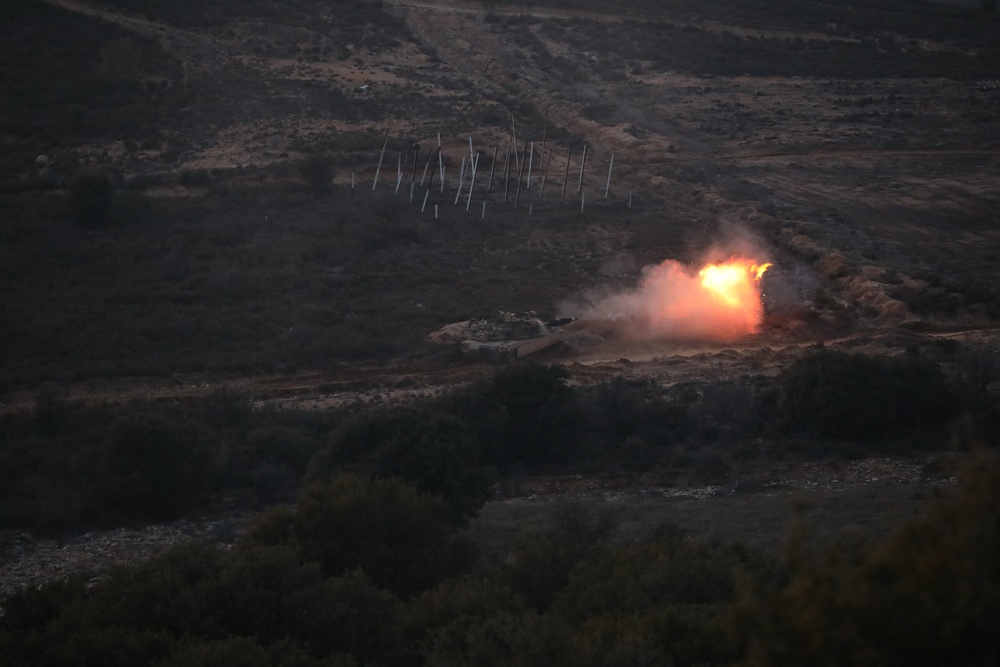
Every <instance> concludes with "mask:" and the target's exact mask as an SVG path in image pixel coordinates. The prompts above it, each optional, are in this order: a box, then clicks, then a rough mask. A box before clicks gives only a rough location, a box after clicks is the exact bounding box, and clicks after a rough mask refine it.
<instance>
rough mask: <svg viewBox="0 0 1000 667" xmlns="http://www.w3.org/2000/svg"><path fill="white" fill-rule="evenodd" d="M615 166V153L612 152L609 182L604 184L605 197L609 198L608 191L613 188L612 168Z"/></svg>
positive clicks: (609, 164) (609, 165)
mask: <svg viewBox="0 0 1000 667" xmlns="http://www.w3.org/2000/svg"><path fill="white" fill-rule="evenodd" d="M614 166H615V154H614V153H612V154H611V162H609V163H608V183H607V185H605V186H604V198H605V199H607V198H608V192H609V191H610V190H611V169H612V168H613V167H614Z"/></svg>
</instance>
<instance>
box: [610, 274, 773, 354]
mask: <svg viewBox="0 0 1000 667" xmlns="http://www.w3.org/2000/svg"><path fill="white" fill-rule="evenodd" d="M769 266H770V264H758V263H757V262H755V261H753V260H748V259H742V258H734V259H730V260H729V261H727V262H720V263H714V264H708V265H706V266H705V267H704V268H702V269H701V270H700V271H698V272H697V274H692V273H691V272H689V271H688V270H687V269H686V268H685V267H683V266H682V265H681V264H679V263H678V262H675V261H672V260H667V261H665V262H663V263H661V264H659V265H657V266H655V267H651V268H650V269H648V270H647V272H646V275H645V278H644V280H643V284H642V285H641V287H640V289H639V290H638V291H637V292H636V293H635V294H633V295H632V299H633V300H634V301H635V302H636V303H635V305H636V306H637V307H636V308H634V309H632V310H633V312H635V313H636V315H637V316H638V320H639V330H638V331H637V332H636V333H637V334H638V335H639V336H640V337H643V338H709V339H715V340H733V339H735V338H739V337H741V336H746V335H748V334H752V333H756V332H757V331H758V330H759V329H760V325H761V323H762V322H763V321H764V306H763V303H762V302H761V296H760V284H759V283H760V277H761V276H762V275H763V274H764V272H765V271H766V270H767V268H768V267H769ZM626 310H628V309H626Z"/></svg>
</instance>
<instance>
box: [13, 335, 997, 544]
mask: <svg viewBox="0 0 1000 667" xmlns="http://www.w3.org/2000/svg"><path fill="white" fill-rule="evenodd" d="M951 354H952V355H953V356H954V357H957V356H958V352H957V351H956V352H952V353H951ZM929 355H930V352H925V353H924V356H920V355H919V353H914V354H907V355H903V356H901V357H897V358H877V357H867V356H863V355H850V354H845V353H842V352H833V351H817V352H813V353H811V354H809V355H806V356H805V357H803V358H802V359H800V360H799V361H797V362H795V363H794V364H792V365H791V366H790V367H789V368H788V369H786V371H785V372H784V373H783V374H782V375H781V376H780V377H779V378H777V379H773V378H768V377H765V376H758V377H750V376H746V377H738V378H732V379H721V380H714V381H705V382H701V383H688V384H683V385H679V386H674V387H670V388H664V387H660V386H659V385H657V384H656V383H654V382H648V381H635V380H626V379H624V378H617V379H615V380H611V381H609V382H606V383H603V384H600V385H597V386H594V387H587V388H573V387H571V386H569V385H568V384H567V383H566V380H567V378H568V373H567V371H566V370H565V369H563V368H562V367H558V366H544V365H541V364H537V363H526V364H519V365H515V366H511V367H509V368H505V369H502V370H500V371H498V372H497V373H496V374H495V375H494V376H493V377H492V378H490V379H488V380H484V381H481V382H478V383H476V384H473V385H471V386H470V387H467V388H464V389H460V390H456V391H453V392H451V393H448V394H445V395H442V396H440V397H437V398H433V399H425V400H423V401H417V402H414V403H411V404H409V405H406V406H396V407H368V408H364V409H359V408H358V407H357V406H346V407H343V408H340V409H334V410H328V411H322V412H319V411H297V410H283V409H276V408H258V409H254V408H253V405H252V403H251V402H250V399H249V398H248V397H245V396H237V395H232V394H227V393H225V392H222V393H218V394H215V395H214V396H212V397H209V398H206V399H194V400H190V401H185V402H148V401H137V402H132V403H127V404H124V405H107V404H106V405H94V406H87V405H78V404H73V403H70V402H68V401H66V400H63V399H61V398H60V397H59V395H58V394H57V393H55V392H54V391H45V392H42V393H41V394H39V396H38V397H37V399H36V404H35V409H34V411H33V413H32V414H17V413H12V414H7V415H5V416H3V417H2V418H0V425H2V429H0V457H2V459H3V461H4V466H3V468H2V471H0V522H2V524H3V525H4V526H7V527H18V528H34V529H42V530H56V531H59V530H65V529H66V528H68V527H70V526H76V525H79V524H81V523H83V524H92V525H108V524H115V523H117V522H121V521H138V520H165V519H171V518H174V517H177V516H181V515H184V514H186V513H189V512H192V511H195V510H200V509H211V508H213V507H224V506H226V505H232V504H234V503H235V504H237V505H240V506H247V505H249V506H255V505H258V506H259V505H267V504H269V503H274V502H279V501H285V500H288V499H291V498H293V497H294V496H295V495H296V494H297V493H298V490H299V488H300V487H301V485H302V483H303V480H305V481H323V480H327V479H329V478H330V477H331V476H332V475H335V474H338V473H340V472H344V471H353V472H358V473H361V474H367V475H374V476H377V477H380V478H400V479H403V480H406V481H407V482H408V483H410V484H412V485H413V486H414V487H415V488H416V489H417V490H418V491H420V492H422V493H429V494H433V495H435V496H437V497H439V498H440V499H441V500H442V502H444V504H445V507H446V508H447V510H448V515H449V517H450V520H451V521H452V522H454V523H455V524H456V525H461V524H462V523H463V522H464V521H465V520H466V519H468V518H469V517H472V516H474V515H475V514H476V512H477V511H478V510H479V508H480V507H482V505H483V503H484V502H485V501H486V500H487V499H488V497H489V494H490V490H491V488H492V487H493V485H494V484H495V483H496V482H497V481H499V480H501V479H503V478H504V477H508V476H511V475H518V474H552V473H557V474H569V473H595V472H612V473H615V472H648V471H657V472H663V471H682V472H685V473H686V474H688V475H689V476H690V475H694V476H695V477H696V478H698V479H701V480H702V481H703V482H704V483H706V484H708V483H724V482H726V481H727V480H728V479H729V478H730V476H731V467H732V466H733V465H736V464H739V463H743V462H748V461H766V460H782V459H801V458H813V457H831V456H833V457H851V458H854V457H863V456H870V455H874V454H886V453H895V454H905V453H912V452H914V451H934V450H935V449H938V448H939V447H940V443H943V442H946V441H947V438H948V433H949V432H953V433H956V434H957V435H958V436H959V437H960V438H961V439H964V440H969V439H972V440H979V441H985V442H989V441H990V439H991V438H993V437H995V434H996V432H997V429H996V425H997V423H998V411H997V405H996V401H995V397H994V396H993V395H992V393H991V392H992V390H993V385H994V384H995V382H996V376H995V375H993V376H990V377H987V378H986V384H985V385H984V384H978V385H977V384H976V383H975V382H974V381H971V380H970V379H969V378H963V377H961V376H960V375H958V374H957V372H956V370H957V369H958V370H960V369H968V368H973V367H972V366H970V365H969V364H965V363H962V362H959V361H956V360H955V359H954V358H952V359H949V360H948V368H949V378H950V380H949V381H948V382H946V381H945V377H944V375H943V374H942V371H941V365H940V364H939V363H938V362H936V361H933V360H932V359H931V358H929ZM981 370H982V369H981ZM994 370H996V369H994ZM984 372H986V371H984ZM959 417H960V419H959ZM956 424H960V425H961V427H960V428H959V427H958V426H956Z"/></svg>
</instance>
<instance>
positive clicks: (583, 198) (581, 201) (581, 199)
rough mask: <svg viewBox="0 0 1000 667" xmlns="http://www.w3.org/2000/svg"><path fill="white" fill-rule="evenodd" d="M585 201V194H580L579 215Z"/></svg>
mask: <svg viewBox="0 0 1000 667" xmlns="http://www.w3.org/2000/svg"><path fill="white" fill-rule="evenodd" d="M586 200H587V193H586V192H581V193H580V213H583V202H585V201H586Z"/></svg>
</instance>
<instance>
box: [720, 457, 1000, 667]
mask: <svg viewBox="0 0 1000 667" xmlns="http://www.w3.org/2000/svg"><path fill="white" fill-rule="evenodd" d="M998 517H1000V465H998V463H997V461H996V460H995V459H988V458H986V457H982V456H981V458H980V459H979V460H978V461H975V464H974V466H970V467H969V469H968V470H966V471H965V475H964V479H963V483H962V487H961V489H960V493H959V494H958V496H957V497H950V498H948V499H942V498H940V497H939V498H938V499H937V500H936V501H934V502H933V504H932V505H931V506H930V508H929V511H928V512H927V513H925V514H924V516H923V517H921V518H920V519H918V520H916V521H914V522H912V523H910V524H909V525H907V526H905V527H904V528H903V529H901V530H900V531H898V532H897V533H896V534H895V535H893V536H892V537H890V538H889V539H888V540H887V541H885V542H884V543H882V544H880V545H878V546H876V547H874V548H869V549H862V550H861V552H860V553H856V554H850V555H849V556H848V557H846V558H845V557H844V555H843V554H842V553H839V552H836V551H829V552H827V553H826V554H825V555H824V557H823V558H821V559H819V560H810V559H807V558H805V557H804V555H803V554H801V553H798V552H796V551H793V553H792V554H791V562H790V567H791V569H792V573H793V576H791V578H790V580H788V581H787V582H786V583H785V584H784V585H782V586H780V587H776V588H770V589H768V588H766V587H758V588H757V590H756V591H754V592H753V594H749V595H746V596H745V598H744V602H743V604H742V605H741V607H740V609H739V615H738V621H739V628H740V630H741V632H742V635H743V643H744V645H745V646H746V647H747V653H746V660H745V661H744V662H743V663H742V664H744V665H747V666H748V667H752V666H755V665H768V666H782V665H789V666H790V665H809V664H826V665H835V664H836V665H885V666H887V667H894V666H899V667H904V666H905V667H911V666H913V665H995V664H997V658H998V657H1000V635H997V633H996V628H997V627H998V626H1000V567H998V565H997V562H998V561H997V554H998V553H1000V525H998Z"/></svg>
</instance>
